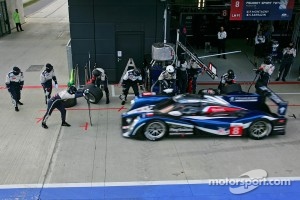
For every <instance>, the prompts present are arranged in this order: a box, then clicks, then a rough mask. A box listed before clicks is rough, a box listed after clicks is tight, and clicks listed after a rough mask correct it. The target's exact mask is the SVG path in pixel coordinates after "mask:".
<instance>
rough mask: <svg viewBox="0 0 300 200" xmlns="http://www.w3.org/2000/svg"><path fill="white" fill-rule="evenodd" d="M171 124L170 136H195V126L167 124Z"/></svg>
mask: <svg viewBox="0 0 300 200" xmlns="http://www.w3.org/2000/svg"><path fill="white" fill-rule="evenodd" d="M167 124H169V126H170V128H169V134H170V135H192V134H193V128H194V126H193V125H189V124H180V123H173V122H167Z"/></svg>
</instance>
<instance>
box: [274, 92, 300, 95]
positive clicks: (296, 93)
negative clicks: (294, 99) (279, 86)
mask: <svg viewBox="0 0 300 200" xmlns="http://www.w3.org/2000/svg"><path fill="white" fill-rule="evenodd" d="M276 94H294V95H298V94H300V93H299V92H295V93H288V92H283V93H276Z"/></svg>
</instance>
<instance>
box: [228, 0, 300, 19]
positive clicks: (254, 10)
mask: <svg viewBox="0 0 300 200" xmlns="http://www.w3.org/2000/svg"><path fill="white" fill-rule="evenodd" d="M294 3H295V0H268V1H262V0H232V1H231V9H230V20H232V21H241V20H265V21H266V20H291V18H292V14H293V8H294Z"/></svg>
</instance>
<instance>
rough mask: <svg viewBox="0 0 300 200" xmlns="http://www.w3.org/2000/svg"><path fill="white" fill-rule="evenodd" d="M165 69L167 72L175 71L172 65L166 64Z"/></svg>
mask: <svg viewBox="0 0 300 200" xmlns="http://www.w3.org/2000/svg"><path fill="white" fill-rule="evenodd" d="M166 71H167V72H168V73H169V74H173V73H174V72H175V69H174V67H173V66H172V65H168V66H167V68H166Z"/></svg>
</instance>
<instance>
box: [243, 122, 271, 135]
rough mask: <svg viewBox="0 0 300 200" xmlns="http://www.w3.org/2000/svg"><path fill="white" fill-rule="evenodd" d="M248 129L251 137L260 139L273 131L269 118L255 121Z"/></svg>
mask: <svg viewBox="0 0 300 200" xmlns="http://www.w3.org/2000/svg"><path fill="white" fill-rule="evenodd" d="M248 130H249V135H250V137H251V138H253V139H257V140H259V139H262V138H264V137H266V136H268V135H269V134H270V133H271V131H272V125H271V123H270V122H268V121H267V120H258V121H255V122H253V123H252V124H251V125H250V127H249V129H248Z"/></svg>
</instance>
